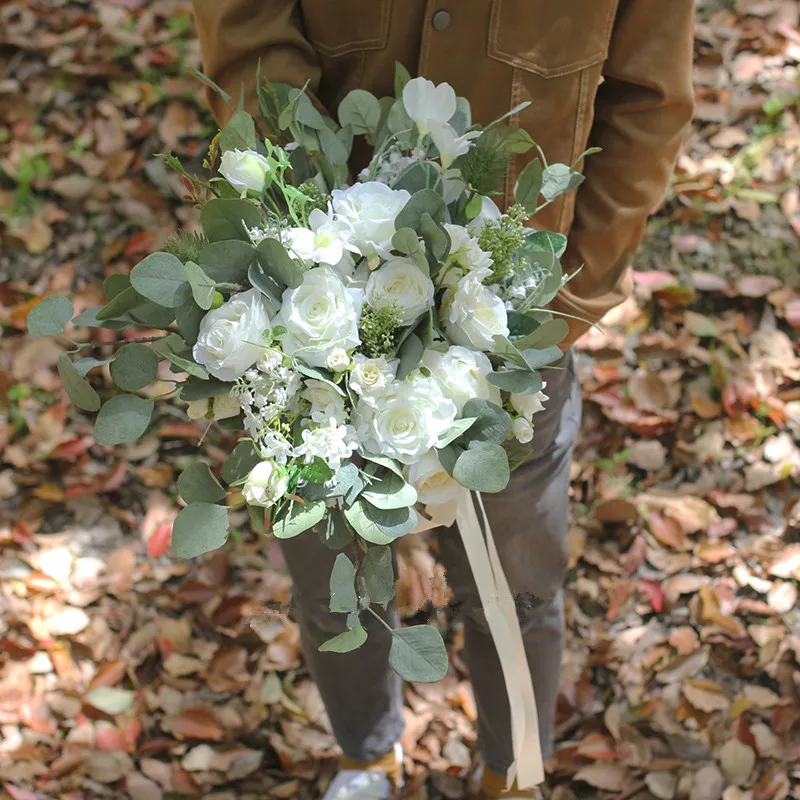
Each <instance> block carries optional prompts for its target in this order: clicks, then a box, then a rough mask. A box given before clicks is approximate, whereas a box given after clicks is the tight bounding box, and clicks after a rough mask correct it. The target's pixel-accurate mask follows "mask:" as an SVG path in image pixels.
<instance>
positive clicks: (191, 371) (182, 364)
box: [164, 353, 230, 386]
mask: <svg viewBox="0 0 800 800" xmlns="http://www.w3.org/2000/svg"><path fill="white" fill-rule="evenodd" d="M164 358H166V359H167V361H170V362H171V363H172V364H174V365H175V366H176V367H177V368H178V369H179V370H180V371H181V372H185V373H186V374H187V375H191V376H192V377H194V378H198V379H199V380H201V381H207V380H208V379H209V374H208V370H207V369H206V368H205V367H204V366H202V365H201V364H197V363H195V362H194V361H192V360H190V359H188V358H183V356H179V355H176V354H175V353H164ZM228 386H230V384H228Z"/></svg>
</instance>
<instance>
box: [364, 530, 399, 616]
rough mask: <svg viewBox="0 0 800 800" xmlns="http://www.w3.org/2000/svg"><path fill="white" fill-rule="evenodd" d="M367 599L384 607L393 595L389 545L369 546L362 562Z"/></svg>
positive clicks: (392, 573)
mask: <svg viewBox="0 0 800 800" xmlns="http://www.w3.org/2000/svg"><path fill="white" fill-rule="evenodd" d="M362 571H363V575H364V582H365V583H366V586H367V592H368V593H369V599H370V601H371V602H373V603H377V604H378V605H380V606H383V607H384V608H386V606H387V605H388V604H389V602H390V601H391V599H392V598H393V597H394V566H393V565H392V550H391V548H390V547H387V546H385V545H384V546H382V547H370V548H369V549H368V550H367V552H366V554H365V555H364V560H363V562H362Z"/></svg>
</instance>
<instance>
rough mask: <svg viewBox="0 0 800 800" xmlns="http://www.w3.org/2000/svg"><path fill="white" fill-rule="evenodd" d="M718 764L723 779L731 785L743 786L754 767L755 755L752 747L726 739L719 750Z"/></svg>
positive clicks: (736, 740) (735, 740)
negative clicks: (723, 775) (723, 776)
mask: <svg viewBox="0 0 800 800" xmlns="http://www.w3.org/2000/svg"><path fill="white" fill-rule="evenodd" d="M719 762H720V765H721V766H722V771H723V773H725V777H726V778H727V779H728V780H729V781H730V782H731V783H735V784H737V785H744V784H746V783H747V781H748V779H749V777H750V773H751V772H752V771H753V767H755V765H756V754H755V752H754V751H753V748H752V747H748V746H747V745H746V744H744V743H743V742H740V741H739V740H738V739H728V741H727V742H725V744H723V745H722V748H721V749H720V752H719Z"/></svg>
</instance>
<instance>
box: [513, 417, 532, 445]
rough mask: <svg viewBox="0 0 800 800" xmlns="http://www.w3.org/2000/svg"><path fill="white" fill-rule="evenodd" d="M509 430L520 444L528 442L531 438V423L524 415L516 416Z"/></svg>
mask: <svg viewBox="0 0 800 800" xmlns="http://www.w3.org/2000/svg"><path fill="white" fill-rule="evenodd" d="M511 432H512V433H513V434H514V436H515V438H516V439H517V441H518V442H519V443H520V444H528V442H529V441H530V440H531V439H533V425H531V423H530V422H528V420H526V419H525V417H517V418H516V419H515V420H514V424H513V425H512V426H511Z"/></svg>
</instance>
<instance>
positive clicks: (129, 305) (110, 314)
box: [78, 286, 146, 327]
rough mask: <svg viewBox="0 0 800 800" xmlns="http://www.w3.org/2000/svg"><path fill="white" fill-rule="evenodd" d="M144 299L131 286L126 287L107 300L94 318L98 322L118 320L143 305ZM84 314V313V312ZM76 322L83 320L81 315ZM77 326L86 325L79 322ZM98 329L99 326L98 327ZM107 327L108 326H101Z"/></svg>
mask: <svg viewBox="0 0 800 800" xmlns="http://www.w3.org/2000/svg"><path fill="white" fill-rule="evenodd" d="M145 302H146V301H145V299H144V297H142V295H140V294H139V292H137V291H136V289H134V288H133V287H132V286H128V288H127V289H123V290H122V291H121V292H120V293H119V294H116V295H114V297H112V298H111V300H109V302H108V303H106V304H105V305H104V306H103V307H102V308H101V309H99V310H98V311H97V313H96V314H95V318H96V319H97V321H98V322H102V321H105V320H107V319H112V318H115V317H116V318H119V317H121V316H123V314H125V313H126V312H128V311H131V310H132V309H134V308H138V307H139V306H141V305H143V304H144V303H145ZM84 313H85V312H84ZM78 320H83V314H81V316H80V317H78ZM78 324H80V325H85V324H86V323H85V322H83V321H81V322H79V323H78ZM98 327H100V326H98ZM103 327H108V326H103Z"/></svg>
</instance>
